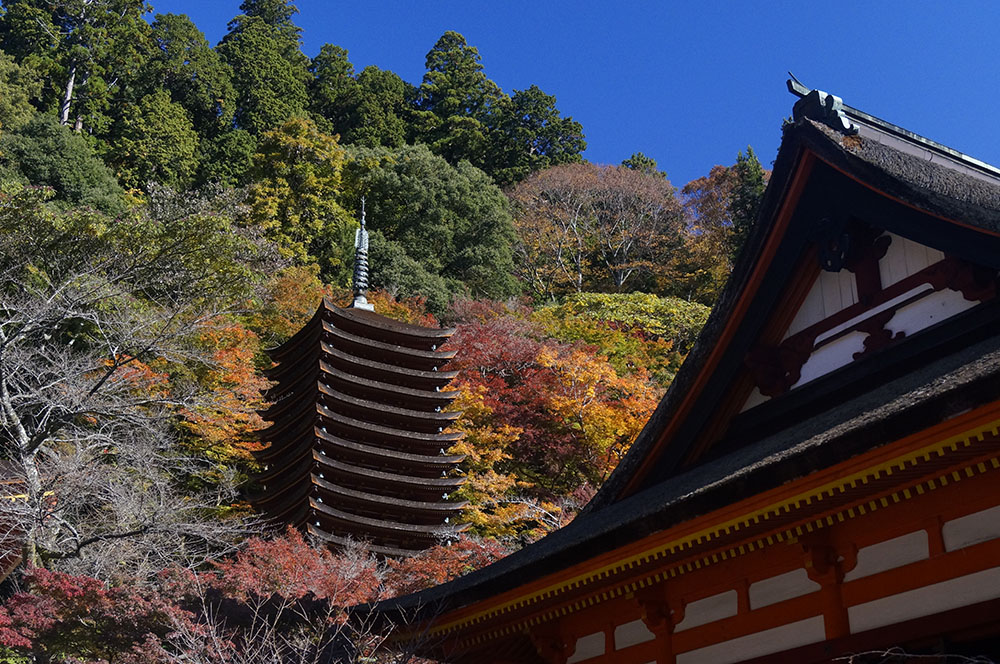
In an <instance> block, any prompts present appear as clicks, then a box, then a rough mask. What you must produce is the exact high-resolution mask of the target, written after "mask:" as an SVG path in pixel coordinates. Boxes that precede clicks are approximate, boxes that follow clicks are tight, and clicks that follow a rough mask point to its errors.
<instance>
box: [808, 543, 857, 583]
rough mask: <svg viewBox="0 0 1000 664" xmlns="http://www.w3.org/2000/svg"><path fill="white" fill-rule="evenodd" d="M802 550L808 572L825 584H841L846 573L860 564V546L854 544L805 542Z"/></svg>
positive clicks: (818, 581) (817, 580) (814, 578)
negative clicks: (840, 544)
mask: <svg viewBox="0 0 1000 664" xmlns="http://www.w3.org/2000/svg"><path fill="white" fill-rule="evenodd" d="M802 551H803V552H804V553H805V568H806V574H808V575H809V578H810V579H812V580H813V581H815V582H816V583H818V584H820V585H823V586H826V585H831V584H839V583H840V582H842V581H843V580H844V575H845V574H847V573H848V572H850V571H851V570H852V569H854V567H855V566H856V565H857V564H858V548H857V547H856V546H854V545H853V544H851V545H849V546H843V547H834V546H832V545H830V544H819V543H816V544H813V543H809V542H803V543H802Z"/></svg>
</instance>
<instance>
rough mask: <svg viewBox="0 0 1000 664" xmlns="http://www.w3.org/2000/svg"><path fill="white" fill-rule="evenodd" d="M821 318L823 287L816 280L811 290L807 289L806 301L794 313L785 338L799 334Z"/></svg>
mask: <svg viewBox="0 0 1000 664" xmlns="http://www.w3.org/2000/svg"><path fill="white" fill-rule="evenodd" d="M823 318H825V316H824V315H823V286H822V284H821V283H820V280H819V279H816V281H814V282H813V285H812V288H810V289H809V294H808V295H806V299H805V300H803V301H802V306H800V307H799V310H798V311H796V312H795V317H794V318H792V322H791V324H790V325H789V326H788V330H787V331H786V332H785V338H786V339H787V338H788V337H790V336H792V335H793V334H795V333H796V332H801V331H802V330H804V329H806V328H807V327H809V326H810V325H812V324H813V323H817V322H819V321H821V320H823Z"/></svg>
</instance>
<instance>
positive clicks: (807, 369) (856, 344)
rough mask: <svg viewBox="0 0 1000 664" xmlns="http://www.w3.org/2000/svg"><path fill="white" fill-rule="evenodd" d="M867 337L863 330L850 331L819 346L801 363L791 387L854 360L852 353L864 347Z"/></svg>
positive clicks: (802, 383) (823, 374)
mask: <svg viewBox="0 0 1000 664" xmlns="http://www.w3.org/2000/svg"><path fill="white" fill-rule="evenodd" d="M867 337H868V335H867V334H865V333H863V332H850V333H849V334H845V335H844V336H842V337H840V338H839V339H837V340H836V341H831V342H830V343H828V344H826V345H825V346H820V347H819V348H817V349H816V350H815V351H813V354H812V355H810V356H809V359H808V360H806V363H805V364H804V365H802V371H801V375H800V377H799V380H798V381H797V382H796V383H795V384H794V385H792V387H793V388H795V387H798V386H799V385H804V384H805V383H808V382H809V381H811V380H815V379H816V378H819V377H820V376H825V375H826V374H828V373H830V372H831V371H834V370H835V369H839V368H840V367H843V366H846V365H848V364H850V363H851V362H853V361H854V354H855V353H859V352H861V351H863V350H864V349H865V339H866V338H867Z"/></svg>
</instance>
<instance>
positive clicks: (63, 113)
mask: <svg viewBox="0 0 1000 664" xmlns="http://www.w3.org/2000/svg"><path fill="white" fill-rule="evenodd" d="M75 84H76V65H75V64H74V65H73V66H72V67H70V68H69V80H67V81H66V90H65V91H64V92H63V100H62V105H61V106H60V107H59V123H60V124H62V125H63V126H66V125H68V124H69V106H70V103H72V101H73V86H74V85H75Z"/></svg>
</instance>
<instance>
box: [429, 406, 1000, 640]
mask: <svg viewBox="0 0 1000 664" xmlns="http://www.w3.org/2000/svg"><path fill="white" fill-rule="evenodd" d="M986 435H994V436H996V435H1000V419H998V420H993V421H991V422H989V423H987V424H983V425H981V426H978V427H975V428H972V429H969V430H967V431H965V432H963V433H960V434H956V435H954V436H950V437H948V438H945V439H944V440H941V441H938V442H936V443H933V444H931V445H927V446H924V447H921V448H919V449H917V450H914V451H911V452H908V453H906V454H903V455H900V456H898V457H895V458H893V459H890V460H889V461H885V462H882V463H879V464H876V465H873V466H870V467H868V468H865V469H863V470H860V471H857V472H855V473H852V474H850V475H847V476H845V477H842V478H838V479H837V480H834V481H831V482H827V483H825V484H823V485H820V486H818V487H814V488H812V489H809V490H808V491H804V492H802V493H800V494H797V495H795V496H792V497H791V498H787V499H785V500H782V501H778V502H775V503H773V504H771V505H768V506H766V507H763V508H761V509H758V510H755V511H752V512H748V513H746V514H743V515H740V516H738V517H735V518H732V519H729V520H727V521H725V522H722V523H718V524H714V525H712V526H708V527H705V528H703V529H701V530H699V531H697V532H694V533H690V534H688V535H686V536H684V537H680V538H677V539H675V540H671V541H669V542H666V543H664V544H661V545H658V546H656V547H652V548H650V549H647V550H645V551H642V552H640V553H637V554H634V555H631V556H628V557H626V558H622V559H620V560H617V561H615V562H613V563H609V564H607V565H605V566H603V567H600V568H598V569H596V570H591V571H589V572H587V573H584V574H578V575H576V576H573V577H571V578H569V579H566V580H563V581H559V582H556V583H553V584H551V585H549V586H546V587H544V588H542V589H541V590H538V591H536V592H534V593H532V594H530V595H526V596H523V597H519V598H516V599H513V600H510V601H508V602H505V603H504V604H502V605H500V606H497V607H493V608H490V609H484V610H482V611H478V612H476V613H475V614H472V615H469V616H466V617H464V618H460V619H457V620H453V621H450V622H447V623H443V624H440V625H436V626H434V627H432V628H431V629H430V634H432V635H441V634H447V633H449V632H453V631H456V630H458V629H461V628H462V627H465V626H467V625H472V624H475V623H479V622H483V621H485V620H488V619H490V618H493V617H496V616H502V615H503V614H505V613H510V612H512V611H515V610H517V609H520V608H523V607H526V606H528V605H530V604H534V603H537V602H539V601H541V600H542V599H546V598H548V597H553V596H555V595H557V594H560V593H561V592H564V591H565V590H568V589H571V588H574V587H578V586H581V585H586V584H588V583H590V582H591V581H595V580H598V579H600V578H602V577H608V576H611V575H612V574H616V573H618V572H620V571H624V570H625V569H626V568H628V567H630V566H632V565H634V564H636V563H637V562H640V561H644V562H651V561H653V560H657V559H659V558H661V557H663V556H666V555H669V554H671V553H674V552H675V551H677V550H680V549H683V548H688V547H693V546H694V545H695V544H700V543H701V542H703V541H706V542H707V541H709V540H711V539H714V538H717V537H719V536H720V535H722V534H726V533H732V532H734V531H738V530H741V529H743V528H746V527H748V526H751V525H754V524H757V523H760V521H762V520H767V519H769V518H771V517H772V516H778V515H780V514H781V513H782V511H783V512H784V513H786V514H787V513H790V512H791V511H792V509H794V508H797V507H798V506H799V505H800V504H802V503H803V502H805V503H806V504H809V503H810V502H811V501H812V500H814V499H815V500H817V501H820V500H822V499H823V497H824V496H825V495H829V496H833V495H834V491H837V492H841V493H842V492H844V491H845V490H846V489H847V488H848V487H856V486H857V484H858V483H859V482H860V483H861V484H867V483H868V482H869V480H871V479H875V478H877V477H878V475H879V474H880V473H882V472H886V474H888V473H889V472H891V471H892V470H894V469H898V470H904V469H905V468H906V467H907V466H908V465H909V466H915V465H917V464H919V463H921V462H926V461H930V460H931V459H932V457H933V458H938V457H943V456H945V454H946V453H947V452H949V451H957V450H958V448H959V446H963V447H967V446H969V445H971V444H972V443H973V442H980V441H982V440H983V439H984V438H985V437H986ZM997 464H998V460H997V459H993V460H992V465H993V467H994V468H996V467H997ZM949 472H950V471H949ZM953 475H954V476H955V477H953V479H958V478H959V477H960V476H959V474H958V473H957V472H954V473H953ZM938 482H939V483H940V484H941V485H942V486H944V485H946V484H947V482H948V480H947V479H946V477H945V476H941V477H940V478H938ZM924 484H925V485H926V486H927V487H928V488H929V489H931V490H933V489H934V488H936V487H935V481H934V480H933V479H931V480H929V481H927V482H925V483H924ZM916 491H917V493H918V494H921V493H923V492H922V491H921V486H919V485H918V486H917V487H916ZM882 501H883V503H884V505H886V506H887V505H888V501H886V500H885V499H884V498H883V499H882ZM878 508H879V505H878V504H877V503H876V502H875V501H874V500H873V501H870V502H869V503H867V509H866V507H865V505H858V506H857V509H856V510H855V509H853V508H848V509H847V510H845V512H846V513H847V514H848V516H849V517H850V518H854V517H855V516H857V515H858V514H861V515H863V514H865V513H867V512H869V511H875V510H877V509H878ZM823 525H824V524H823V519H820V520H818V521H817V522H815V523H810V524H809V530H811V528H812V526H815V527H819V528H822V527H823ZM792 533H794V536H793V535H792ZM802 534H803V527H802V526H797V527H795V528H793V529H789V530H786V531H784V535H785V536H786V537H788V538H789V540H790V541H795V540H796V536H801V535H802ZM765 539H766V538H764V539H761V540H756V541H751V542H747V543H746V545H745V546H744V545H742V544H741V545H739V546H738V547H734V548H732V549H729V553H730V554H731V555H732V556H734V557H735V556H736V555H739V554H742V553H745V550H751V551H752V550H754V549H760V548H763V547H764V546H765V545H766V543H765ZM702 564H703V561H702V560H700V559H699V560H696V561H694V562H687V563H685V564H683V566H682V567H681V568H671V570H670V574H671V576H674V572H675V570H677V569H679V570H680V571H679V572H678V573H681V574H683V573H684V571H692V569H694V568H701V567H702ZM706 564H708V563H706ZM612 592H613V591H612ZM607 596H608V593H607V592H604V593H602V594H601V597H602V598H604V599H607ZM582 606H583V601H577V602H575V603H574V604H572V605H571V607H573V608H572V609H571V610H574V611H575V610H577V609H578V608H582ZM546 615H548V614H546ZM545 619H546V618H543V620H545Z"/></svg>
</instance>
